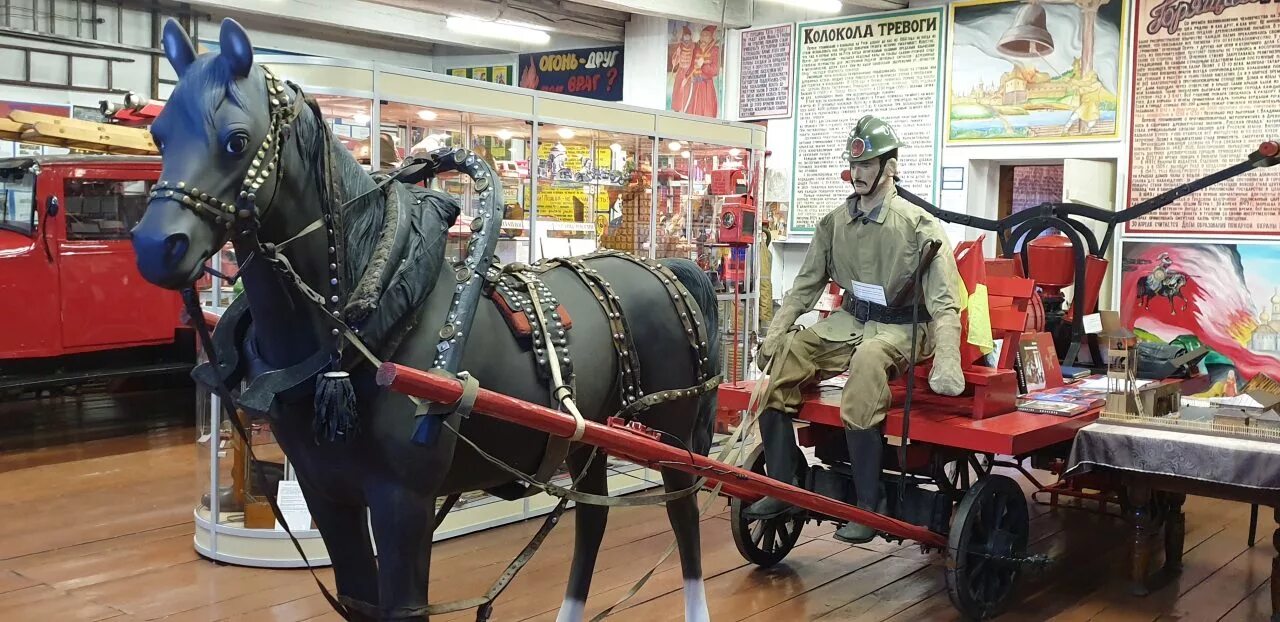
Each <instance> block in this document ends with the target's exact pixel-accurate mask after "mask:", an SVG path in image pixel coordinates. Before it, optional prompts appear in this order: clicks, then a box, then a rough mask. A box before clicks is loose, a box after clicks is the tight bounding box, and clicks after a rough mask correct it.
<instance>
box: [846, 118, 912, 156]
mask: <svg viewBox="0 0 1280 622" xmlns="http://www.w3.org/2000/svg"><path fill="white" fill-rule="evenodd" d="M901 146H903V142H902V141H901V140H899V139H898V134H897V133H896V132H894V131H893V128H892V127H889V124H888V123H885V122H884V121H881V120H880V119H877V118H876V117H873V116H871V115H867V116H865V117H862V118H861V119H858V124H857V125H855V126H853V130H851V131H850V132H849V139H848V140H847V141H846V142H845V150H844V159H845V160H847V161H849V162H850V163H852V162H865V161H867V160H871V159H873V158H878V157H880V156H882V155H884V154H886V153H889V152H890V151H893V150H894V149H897V148H899V147H901Z"/></svg>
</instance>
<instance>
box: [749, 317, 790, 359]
mask: <svg viewBox="0 0 1280 622" xmlns="http://www.w3.org/2000/svg"><path fill="white" fill-rule="evenodd" d="M795 321H796V320H795V318H789V319H788V318H787V317H785V316H782V315H777V316H774V318H773V321H772V322H770V323H769V332H768V333H767V334H766V335H765V337H764V342H763V343H761V344H760V349H759V350H757V351H756V367H758V368H760V371H768V366H769V361H771V360H773V357H774V355H775V354H777V353H778V348H780V347H782V341H783V339H785V338H786V335H787V333H789V332H791V331H792V330H798V329H799V328H800V327H799V326H796V325H795Z"/></svg>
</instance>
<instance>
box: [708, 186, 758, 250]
mask: <svg viewBox="0 0 1280 622" xmlns="http://www.w3.org/2000/svg"><path fill="white" fill-rule="evenodd" d="M717 239H718V240H719V242H720V243H721V244H751V243H753V242H755V241H756V206H755V202H754V201H752V200H751V197H749V196H741V197H733V198H730V199H725V202H724V206H723V207H721V208H720V227H719V235H718V236H717Z"/></svg>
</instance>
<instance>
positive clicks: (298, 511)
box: [276, 479, 311, 531]
mask: <svg viewBox="0 0 1280 622" xmlns="http://www.w3.org/2000/svg"><path fill="white" fill-rule="evenodd" d="M276 504H277V505H279V506H280V513H281V514H283V515H284V520H285V521H287V522H288V523H289V529H290V530H292V531H298V530H300V529H311V510H309V509H307V500H306V499H305V498H303V496H302V488H300V487H299V486H298V482H296V481H290V480H286V479H282V480H280V487H279V488H277V489H276ZM276 531H284V527H283V526H282V525H281V524H280V522H279V521H276Z"/></svg>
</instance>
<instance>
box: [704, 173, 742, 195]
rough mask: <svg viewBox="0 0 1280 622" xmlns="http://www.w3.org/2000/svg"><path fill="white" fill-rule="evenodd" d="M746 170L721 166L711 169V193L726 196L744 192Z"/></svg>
mask: <svg viewBox="0 0 1280 622" xmlns="http://www.w3.org/2000/svg"><path fill="white" fill-rule="evenodd" d="M746 193H747V178H746V172H744V171H743V170H742V169H740V168H722V169H718V170H714V171H711V194H714V195H716V196H728V195H731V194H746Z"/></svg>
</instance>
